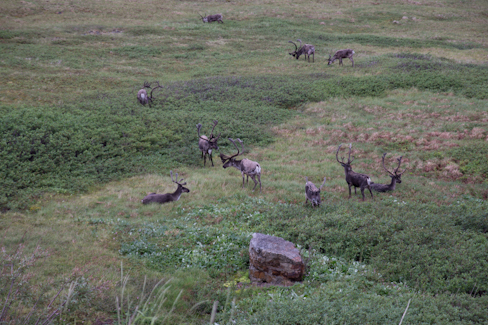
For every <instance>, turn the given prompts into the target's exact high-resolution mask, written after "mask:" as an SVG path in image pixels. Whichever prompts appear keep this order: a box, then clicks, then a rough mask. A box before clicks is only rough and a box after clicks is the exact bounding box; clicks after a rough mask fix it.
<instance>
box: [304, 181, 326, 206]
mask: <svg viewBox="0 0 488 325" xmlns="http://www.w3.org/2000/svg"><path fill="white" fill-rule="evenodd" d="M325 180H326V178H325V177H324V182H323V183H322V185H320V187H319V188H317V186H315V184H314V183H312V182H310V181H309V180H308V177H305V198H306V199H305V204H307V202H308V201H310V203H312V207H314V206H320V203H321V202H320V190H321V189H322V187H323V186H324V184H325Z"/></svg>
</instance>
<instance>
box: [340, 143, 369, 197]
mask: <svg viewBox="0 0 488 325" xmlns="http://www.w3.org/2000/svg"><path fill="white" fill-rule="evenodd" d="M341 146H342V144H341V145H339V148H337V152H336V160H337V162H338V163H339V164H341V166H342V167H344V173H345V174H346V182H347V185H348V186H349V198H351V186H354V194H356V188H357V187H359V188H360V189H361V194H362V195H363V201H364V189H365V188H367V189H368V190H369V193H371V198H372V199H373V200H374V197H373V192H371V186H370V184H371V178H370V177H369V176H368V175H365V174H360V173H356V172H354V171H352V167H351V163H352V161H353V160H354V157H352V160H351V150H352V143H351V144H350V145H349V157H348V158H347V163H345V162H344V157H342V159H341V160H342V162H341V161H339V158H338V157H337V155H338V154H339V150H340V149H341Z"/></svg>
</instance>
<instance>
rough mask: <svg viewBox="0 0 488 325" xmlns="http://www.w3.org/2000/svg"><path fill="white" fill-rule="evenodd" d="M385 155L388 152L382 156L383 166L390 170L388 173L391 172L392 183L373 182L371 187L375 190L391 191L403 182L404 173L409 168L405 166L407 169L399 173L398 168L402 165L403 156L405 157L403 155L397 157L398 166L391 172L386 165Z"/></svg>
mask: <svg viewBox="0 0 488 325" xmlns="http://www.w3.org/2000/svg"><path fill="white" fill-rule="evenodd" d="M385 156H386V153H384V154H383V158H382V160H383V168H384V169H385V170H386V171H387V172H388V174H390V175H389V176H390V177H391V183H390V184H376V183H373V182H371V188H372V189H373V190H375V191H376V192H389V191H394V190H395V185H396V184H401V183H402V174H403V173H404V172H406V171H407V169H406V168H405V170H404V171H403V172H401V173H398V169H400V165H401V164H402V158H403V156H401V157H400V158H398V159H397V161H398V167H397V168H396V169H395V170H394V171H393V173H392V172H390V171H389V170H388V169H386V167H385Z"/></svg>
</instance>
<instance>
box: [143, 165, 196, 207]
mask: <svg viewBox="0 0 488 325" xmlns="http://www.w3.org/2000/svg"><path fill="white" fill-rule="evenodd" d="M169 173H170V174H171V181H172V182H173V183H175V184H177V185H178V188H177V189H176V191H175V192H174V193H166V194H156V193H149V194H148V195H146V196H145V197H144V198H143V199H142V201H141V202H142V204H149V203H160V204H163V203H168V202H176V201H178V200H179V199H180V196H181V194H182V193H190V190H189V189H187V188H186V187H184V185H186V182H184V183H181V182H183V178H182V179H180V181H179V182H178V173H176V179H175V180H173V171H172V170H170V171H169Z"/></svg>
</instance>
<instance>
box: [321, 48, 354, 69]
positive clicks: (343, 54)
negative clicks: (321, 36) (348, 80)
mask: <svg viewBox="0 0 488 325" xmlns="http://www.w3.org/2000/svg"><path fill="white" fill-rule="evenodd" d="M354 53H355V52H354V51H353V50H351V49H346V50H339V51H337V52H336V53H335V54H334V56H333V57H332V58H331V57H330V54H329V62H328V63H327V65H331V64H332V63H334V61H335V60H339V65H341V64H342V65H343V66H344V64H343V63H342V59H345V58H349V60H351V62H352V66H353V67H354V60H353V59H352V56H353V55H354Z"/></svg>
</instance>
